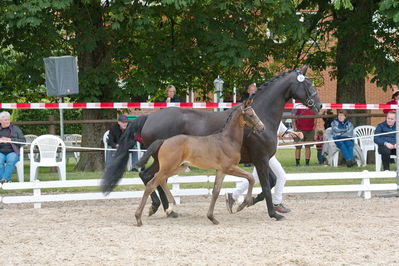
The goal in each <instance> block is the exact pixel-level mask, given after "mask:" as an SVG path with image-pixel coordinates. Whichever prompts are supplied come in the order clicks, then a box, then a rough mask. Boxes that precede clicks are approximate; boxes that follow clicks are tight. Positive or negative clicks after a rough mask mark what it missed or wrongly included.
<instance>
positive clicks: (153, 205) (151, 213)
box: [148, 204, 159, 216]
mask: <svg viewBox="0 0 399 266" xmlns="http://www.w3.org/2000/svg"><path fill="white" fill-rule="evenodd" d="M158 208H159V205H156V204H151V207H150V209H149V211H148V216H151V215H153V214H155V213H156V212H157V210H158Z"/></svg>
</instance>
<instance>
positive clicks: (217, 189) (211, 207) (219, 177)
mask: <svg viewBox="0 0 399 266" xmlns="http://www.w3.org/2000/svg"><path fill="white" fill-rule="evenodd" d="M224 176H225V174H224V173H223V172H221V171H216V178H215V183H214V184H213V191H212V200H211V204H210V205H209V210H208V214H207V217H208V219H209V220H211V221H212V223H214V224H219V222H218V220H216V219H215V217H214V215H213V212H214V210H215V204H216V200H217V198H218V196H219V193H220V189H221V187H222V183H223V179H224Z"/></svg>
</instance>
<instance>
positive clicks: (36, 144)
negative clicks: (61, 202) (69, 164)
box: [30, 135, 66, 182]
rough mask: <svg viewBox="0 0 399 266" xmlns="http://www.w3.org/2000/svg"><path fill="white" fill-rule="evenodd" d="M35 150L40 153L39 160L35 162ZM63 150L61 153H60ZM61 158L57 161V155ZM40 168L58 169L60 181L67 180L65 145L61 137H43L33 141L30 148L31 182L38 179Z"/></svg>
mask: <svg viewBox="0 0 399 266" xmlns="http://www.w3.org/2000/svg"><path fill="white" fill-rule="evenodd" d="M35 149H37V150H38V151H39V159H38V161H36V160H35V156H34V154H35ZM59 149H61V151H59ZM58 152H59V153H60V155H61V156H59V157H60V158H58V160H57V153H58ZM39 167H57V168H58V175H59V177H60V180H66V156H65V143H64V141H62V139H61V138H60V137H57V136H54V135H42V136H39V137H37V138H36V139H35V140H33V141H32V144H31V146H30V181H31V182H32V181H34V180H36V178H37V172H38V168H39Z"/></svg>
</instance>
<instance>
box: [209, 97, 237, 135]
mask: <svg viewBox="0 0 399 266" xmlns="http://www.w3.org/2000/svg"><path fill="white" fill-rule="evenodd" d="M239 106H241V104H238V105H235V106H233V107H231V109H230V110H232V111H231V112H230V114H229V116H228V117H227V118H226V121H225V122H224V125H223V127H222V128H221V129H220V130H218V131H216V132H215V133H213V134H217V133H220V132H222V131H223V130H224V129H225V127H226V125H227V124H228V123H229V121H230V120H231V119H232V118H233V114H234V113H235V111H236V110H237V108H238V107H239Z"/></svg>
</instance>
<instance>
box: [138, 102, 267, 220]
mask: <svg viewBox="0 0 399 266" xmlns="http://www.w3.org/2000/svg"><path fill="white" fill-rule="evenodd" d="M251 102H252V100H251V99H248V100H247V101H245V102H244V103H243V104H242V105H240V106H239V107H234V109H235V110H234V111H233V112H232V113H230V116H229V118H228V119H227V122H226V125H225V127H224V128H223V130H222V132H219V133H216V134H212V135H208V136H188V135H177V136H174V137H171V138H168V139H166V140H156V141H154V142H153V143H152V144H151V145H150V146H149V147H148V149H147V151H146V152H145V153H144V155H143V157H142V158H141V159H140V160H139V161H138V162H137V163H136V167H137V168H140V167H143V166H144V165H145V164H146V162H147V161H148V159H149V158H150V157H151V156H152V155H154V154H156V157H157V159H158V162H159V171H158V172H156V173H155V175H154V177H153V178H152V179H151V181H149V182H148V183H147V186H146V189H145V191H144V195H143V197H142V199H141V201H140V204H139V207H138V209H137V211H136V215H135V216H136V220H137V225H138V226H141V225H142V224H143V223H142V221H141V215H142V213H143V209H144V206H145V203H146V201H147V198H148V196H149V195H150V194H151V193H153V192H154V190H155V189H156V188H157V187H158V186H161V187H162V189H163V191H164V192H165V194H166V197H167V198H168V203H169V208H168V209H167V210H166V213H167V214H168V213H171V212H172V211H173V205H175V204H176V202H175V200H174V198H173V195H172V193H171V192H170V190H169V188H168V185H167V180H168V178H169V177H170V176H173V175H176V174H178V173H179V172H181V171H184V170H185V169H186V168H187V167H188V166H190V165H192V166H195V167H198V168H203V169H212V170H216V178H215V183H214V185H213V191H212V200H211V204H210V206H209V210H208V214H207V217H208V219H209V220H211V221H212V222H213V223H214V224H219V222H218V221H217V220H216V219H215V217H214V214H213V212H214V209H215V203H216V200H217V198H218V196H219V193H220V189H221V187H222V183H223V178H224V177H225V175H226V174H228V175H234V176H239V177H244V178H246V179H247V180H248V182H249V187H248V192H247V195H246V197H245V200H244V202H243V203H242V204H241V205H240V206H239V208H238V209H239V210H241V209H243V208H244V207H245V206H249V205H250V204H252V188H253V185H254V184H255V180H254V177H253V176H252V174H251V173H248V172H246V171H244V170H243V169H241V168H240V167H238V163H239V162H240V159H241V146H242V141H243V136H244V126H247V127H249V128H251V129H252V130H253V131H254V132H262V131H263V130H264V128H265V127H264V125H263V123H262V121H260V119H259V117H258V116H257V115H256V113H255V111H254V110H253V109H252V107H251V106H250V104H251Z"/></svg>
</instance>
